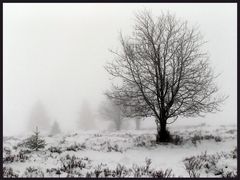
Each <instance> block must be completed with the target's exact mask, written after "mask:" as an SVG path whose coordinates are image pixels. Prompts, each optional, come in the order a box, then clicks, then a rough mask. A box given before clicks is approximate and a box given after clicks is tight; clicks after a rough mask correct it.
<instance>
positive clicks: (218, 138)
mask: <svg viewBox="0 0 240 180" xmlns="http://www.w3.org/2000/svg"><path fill="white" fill-rule="evenodd" d="M214 140H215V141H216V142H221V141H222V138H221V137H220V136H215V137H214Z"/></svg>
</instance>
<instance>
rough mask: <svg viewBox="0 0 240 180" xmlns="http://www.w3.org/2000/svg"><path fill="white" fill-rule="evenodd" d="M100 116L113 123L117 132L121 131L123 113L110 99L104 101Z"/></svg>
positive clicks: (100, 108)
mask: <svg viewBox="0 0 240 180" xmlns="http://www.w3.org/2000/svg"><path fill="white" fill-rule="evenodd" d="M99 114H100V116H102V117H103V118H104V119H105V120H110V121H112V122H113V123H114V124H115V127H116V129H117V130H120V129H121V126H122V120H123V113H122V110H121V107H120V106H119V105H116V104H114V102H113V101H111V100H109V99H108V100H106V101H103V102H102V103H101V105H100V107H99Z"/></svg>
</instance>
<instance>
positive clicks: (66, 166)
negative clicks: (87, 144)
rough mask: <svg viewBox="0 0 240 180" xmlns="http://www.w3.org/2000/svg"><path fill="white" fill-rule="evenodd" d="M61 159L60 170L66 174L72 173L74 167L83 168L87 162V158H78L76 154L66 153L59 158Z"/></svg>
mask: <svg viewBox="0 0 240 180" xmlns="http://www.w3.org/2000/svg"><path fill="white" fill-rule="evenodd" d="M60 161H61V166H62V167H61V169H60V170H61V171H63V172H66V173H68V174H72V171H73V169H74V168H80V169H83V168H85V167H86V164H87V163H88V162H89V159H88V158H78V157H76V156H74V155H73V156H70V155H69V154H67V155H66V156H65V157H62V158H61V159H60Z"/></svg>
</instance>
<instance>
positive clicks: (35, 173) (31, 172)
mask: <svg viewBox="0 0 240 180" xmlns="http://www.w3.org/2000/svg"><path fill="white" fill-rule="evenodd" d="M24 177H44V173H43V171H42V169H41V168H40V167H33V166H29V167H27V168H26V170H25V172H24Z"/></svg>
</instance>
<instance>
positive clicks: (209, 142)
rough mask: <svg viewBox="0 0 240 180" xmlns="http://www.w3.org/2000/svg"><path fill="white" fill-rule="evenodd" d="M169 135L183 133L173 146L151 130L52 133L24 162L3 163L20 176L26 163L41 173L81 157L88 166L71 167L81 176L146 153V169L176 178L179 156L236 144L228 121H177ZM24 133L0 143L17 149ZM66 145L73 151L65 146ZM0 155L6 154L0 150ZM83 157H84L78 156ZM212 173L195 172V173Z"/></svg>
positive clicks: (229, 162) (129, 163)
mask: <svg viewBox="0 0 240 180" xmlns="http://www.w3.org/2000/svg"><path fill="white" fill-rule="evenodd" d="M169 130H170V132H171V133H172V134H173V135H179V136H181V137H183V143H182V144H180V145H175V144H172V143H168V144H156V143H155V133H156V132H155V130H154V129H143V130H121V131H106V130H105V131H100V130H91V131H90V130H89V131H75V132H72V133H71V134H67V133H65V134H64V133H62V134H58V135H55V136H43V138H44V139H45V140H46V143H47V145H46V147H45V149H43V150H40V151H39V152H31V153H30V154H28V156H29V159H27V160H26V161H25V162H20V161H14V162H5V163H4V166H5V167H11V168H12V169H13V171H14V172H16V173H17V174H18V175H19V176H20V177H21V176H24V172H25V170H26V168H27V167H29V166H33V167H39V168H40V169H41V170H42V171H43V172H44V173H45V177H48V176H54V177H58V175H56V174H54V173H53V174H51V175H50V174H46V169H50V168H56V169H61V167H62V163H61V159H63V158H65V157H66V155H68V154H69V155H70V156H73V155H75V156H76V157H78V158H87V159H89V160H86V164H87V167H88V168H83V169H77V168H76V169H74V170H76V171H79V172H80V173H81V174H82V176H84V177H85V175H86V173H87V172H88V171H89V172H90V171H94V169H96V168H97V166H98V165H100V164H101V163H102V166H103V167H105V166H106V167H108V168H109V169H112V170H113V169H116V166H117V165H118V164H121V165H124V166H125V167H126V168H133V166H134V164H136V165H138V166H145V160H146V158H149V159H151V162H152V163H151V164H150V168H151V169H155V170H160V169H161V170H166V169H172V172H173V173H174V175H175V176H177V177H179V176H180V177H189V174H188V172H187V171H186V169H185V166H184V162H183V161H184V159H185V158H187V157H191V156H197V155H200V154H201V153H204V152H207V154H216V153H221V152H226V153H229V152H231V151H232V150H234V148H235V147H236V146H237V130H236V127H234V126H218V127H215V126H208V125H201V126H178V127H172V128H170V129H169ZM194 135H199V136H206V135H212V136H213V137H220V138H221V140H220V141H219V142H217V141H216V140H215V139H214V138H210V139H202V140H200V141H197V142H196V144H193V143H192V141H191V138H192V137H193V136H194ZM26 137H27V136H22V137H20V138H14V137H4V141H3V147H4V148H10V149H11V154H15V155H16V154H17V153H18V152H19V151H20V149H21V148H22V147H18V148H17V149H14V148H13V147H14V146H17V144H18V143H20V142H21V141H22V140H24V139H25V138H26ZM50 147H58V148H60V149H61V151H62V153H60V154H59V153H52V152H50V151H49V150H48V148H50ZM69 147H72V148H73V149H74V148H76V149H74V150H75V151H74V150H67V149H68V148H69ZM3 156H4V157H6V153H5V152H4V154H3ZM83 162H85V160H83ZM217 166H218V167H227V170H229V171H233V170H234V171H235V170H236V169H237V159H236V158H235V159H231V158H221V159H220V160H219V162H218V164H217ZM66 175H67V174H66V172H61V177H64V176H65V177H66ZM205 176H214V175H213V174H212V175H211V174H210V175H206V174H204V173H203V174H201V177H205Z"/></svg>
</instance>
